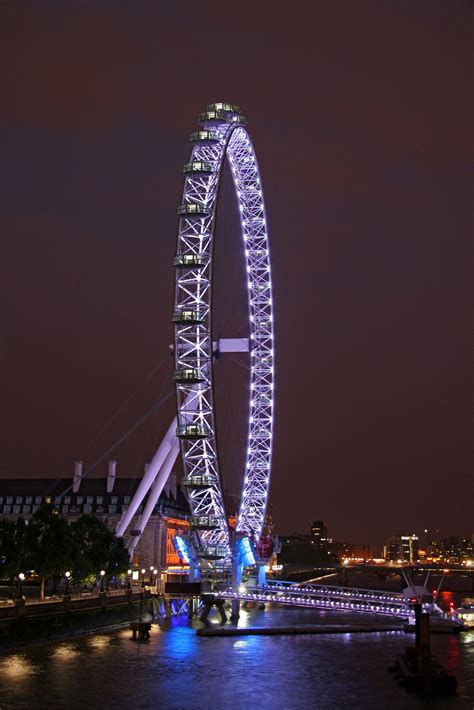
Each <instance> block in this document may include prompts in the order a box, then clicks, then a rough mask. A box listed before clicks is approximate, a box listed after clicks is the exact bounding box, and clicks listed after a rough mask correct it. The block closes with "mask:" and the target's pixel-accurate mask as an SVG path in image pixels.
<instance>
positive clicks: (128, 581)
mask: <svg viewBox="0 0 474 710" xmlns="http://www.w3.org/2000/svg"><path fill="white" fill-rule="evenodd" d="M131 577H132V570H131V569H128V570H127V589H131V588H132V585H131V582H130V579H131Z"/></svg>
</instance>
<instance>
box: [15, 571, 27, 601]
mask: <svg viewBox="0 0 474 710" xmlns="http://www.w3.org/2000/svg"><path fill="white" fill-rule="evenodd" d="M24 581H25V575H24V574H23V572H20V574H19V575H18V587H17V593H16V598H17V599H23V587H22V584H23V582H24Z"/></svg>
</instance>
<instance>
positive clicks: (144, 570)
mask: <svg viewBox="0 0 474 710" xmlns="http://www.w3.org/2000/svg"><path fill="white" fill-rule="evenodd" d="M145 572H146V569H145V568H143V569H142V588H143V589H144V588H145Z"/></svg>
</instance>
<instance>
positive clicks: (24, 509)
mask: <svg viewBox="0 0 474 710" xmlns="http://www.w3.org/2000/svg"><path fill="white" fill-rule="evenodd" d="M30 510H31V505H24V506H23V512H24V513H29V512H30Z"/></svg>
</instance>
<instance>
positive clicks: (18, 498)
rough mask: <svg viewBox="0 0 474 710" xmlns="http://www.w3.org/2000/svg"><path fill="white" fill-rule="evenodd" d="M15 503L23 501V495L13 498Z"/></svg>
mask: <svg viewBox="0 0 474 710" xmlns="http://www.w3.org/2000/svg"><path fill="white" fill-rule="evenodd" d="M15 503H23V496H17V497H16V498H15Z"/></svg>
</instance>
